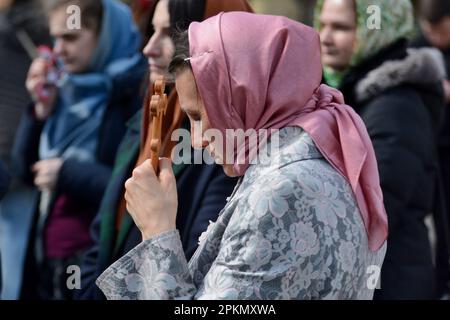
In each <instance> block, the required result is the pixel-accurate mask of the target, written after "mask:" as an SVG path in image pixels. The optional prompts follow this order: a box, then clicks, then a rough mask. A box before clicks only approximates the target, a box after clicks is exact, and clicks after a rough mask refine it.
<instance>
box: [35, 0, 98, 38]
mask: <svg viewBox="0 0 450 320" xmlns="http://www.w3.org/2000/svg"><path fill="white" fill-rule="evenodd" d="M41 3H42V5H43V7H44V9H45V12H46V13H47V15H50V14H51V13H52V12H53V11H55V10H58V9H60V8H62V7H68V6H69V5H76V6H78V7H80V9H81V16H82V19H81V23H82V25H83V27H85V28H88V29H90V30H94V31H95V32H96V33H97V34H100V31H101V26H102V21H103V4H102V1H100V0H41Z"/></svg>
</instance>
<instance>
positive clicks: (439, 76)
mask: <svg viewBox="0 0 450 320" xmlns="http://www.w3.org/2000/svg"><path fill="white" fill-rule="evenodd" d="M445 78H446V70H445V62H444V58H443V56H442V53H441V52H440V51H439V50H437V49H433V48H421V49H408V56H407V57H406V58H405V59H402V60H391V61H386V62H384V63H383V64H382V65H380V66H379V67H378V68H376V69H374V70H372V71H371V72H369V73H368V74H367V75H366V77H364V78H363V79H362V80H360V81H359V82H358V83H357V85H356V89H355V93H356V100H357V101H358V102H361V101H365V100H367V99H370V98H372V97H374V96H376V95H378V94H379V93H381V92H383V91H385V90H387V89H389V88H392V87H395V86H398V85H401V84H417V85H427V84H435V83H437V82H440V81H442V80H443V79H445Z"/></svg>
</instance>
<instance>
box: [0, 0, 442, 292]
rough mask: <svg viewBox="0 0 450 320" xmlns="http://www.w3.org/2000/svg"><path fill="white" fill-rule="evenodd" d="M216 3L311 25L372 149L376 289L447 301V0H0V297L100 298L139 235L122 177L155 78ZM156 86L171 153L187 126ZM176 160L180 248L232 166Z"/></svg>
mask: <svg viewBox="0 0 450 320" xmlns="http://www.w3.org/2000/svg"><path fill="white" fill-rule="evenodd" d="M72 4H74V5H77V6H78V7H79V8H80V9H81V17H82V19H81V20H80V22H81V28H69V27H68V24H67V21H68V20H67V19H68V17H71V18H73V19H75V20H74V21H75V22H76V16H71V15H73V14H76V12H75V13H74V12H73V11H70V13H69V11H68V10H67V8H68V6H70V5H72ZM371 5H375V6H376V8H378V9H379V11H377V10H374V11H370V10H368V8H369V6H371ZM222 11H247V12H260V13H267V14H277V15H286V16H289V17H290V18H293V19H297V20H299V21H301V22H303V23H305V24H309V25H311V26H313V27H314V28H316V30H317V32H318V33H319V34H320V38H321V55H322V63H323V83H326V84H328V85H329V86H331V87H335V88H338V89H339V90H340V91H341V92H342V93H343V94H344V98H345V102H346V104H347V105H349V106H351V107H352V108H353V109H354V110H355V111H356V112H357V113H358V114H359V115H360V116H361V118H362V119H363V121H364V124H365V125H366V128H367V131H368V133H369V136H370V138H371V140H372V143H373V146H374V149H375V153H376V157H377V161H378V169H379V172H380V180H381V188H382V191H383V197H384V204H385V207H386V212H387V215H388V222H389V238H388V246H387V254H386V258H385V261H384V264H383V268H382V270H381V283H380V289H379V290H377V291H376V293H375V297H374V298H375V299H377V300H391V299H449V295H450V268H449V267H450V240H449V239H450V237H449V235H450V233H449V230H450V111H449V107H450V80H449V75H450V0H419V1H409V0H399V1H390V0H372V1H370V0H361V1H360V0H358V1H354V0H318V1H313V0H311V1H275V0H273V1H272V0H261V1H259V0H254V1H247V0H128V1H119V0H102V1H94V0H43V1H38V0H0V43H1V46H0V199H1V201H0V275H1V277H0V299H8V300H9V299H13V300H15V299H51V300H70V299H104V296H103V294H102V292H101V291H100V290H99V289H98V288H97V287H96V285H95V280H96V278H97V277H98V276H99V275H100V274H101V273H102V272H103V271H104V270H105V269H106V268H107V267H108V266H109V265H110V264H111V263H112V262H114V261H115V260H117V259H118V258H120V257H121V256H123V255H124V254H126V253H127V252H128V251H130V250H131V249H132V248H134V247H135V246H136V245H137V244H138V243H139V242H140V241H141V240H142V238H141V234H140V232H139V230H138V228H137V227H136V226H135V225H134V222H133V220H132V219H131V217H130V215H129V214H128V212H127V208H126V201H125V196H124V193H125V190H124V183H125V181H126V180H127V178H129V177H130V175H131V173H132V171H133V169H134V168H135V167H136V166H138V165H140V164H141V163H142V162H143V161H145V160H146V159H147V158H148V156H149V154H150V150H151V144H152V139H151V138H152V136H151V132H150V131H151V124H150V114H149V112H150V110H149V108H148V102H149V101H148V99H149V97H150V96H151V94H152V93H153V92H152V90H153V87H152V86H151V84H152V83H153V82H154V81H155V80H156V79H158V77H159V76H166V77H169V74H168V67H169V63H170V61H171V59H172V57H173V55H174V42H173V34H174V32H175V30H180V29H186V28H187V27H188V26H189V24H190V23H191V22H193V21H202V20H205V19H207V18H209V17H211V16H214V15H216V14H218V13H220V12H222ZM236 36H237V37H238V36H239V35H236ZM255 54H258V53H255ZM299 63H307V62H305V61H299ZM286 81H289V79H286ZM166 91H167V94H168V111H167V114H166V116H165V119H164V122H163V125H162V134H163V136H162V149H161V155H162V156H167V157H170V155H171V152H172V150H173V148H174V145H175V142H173V141H171V139H170V138H171V136H172V132H173V131H174V130H176V129H178V128H189V126H190V124H189V121H188V119H187V117H186V116H185V115H184V114H183V112H182V111H181V108H180V103H179V101H178V97H177V92H176V89H175V88H174V87H173V85H170V84H169V85H168V86H167V88H166ZM193 153H194V151H193ZM174 173H175V176H176V178H177V190H178V194H179V196H178V197H179V198H178V216H177V228H178V230H180V235H181V240H182V243H183V250H184V252H185V255H186V257H187V258H188V259H189V258H190V257H191V256H192V255H193V253H194V252H195V250H196V248H197V246H198V238H199V236H200V235H201V234H202V232H203V231H205V230H206V229H207V227H208V224H209V221H215V220H216V218H217V216H218V214H219V212H220V210H221V209H222V208H223V207H224V205H225V203H226V201H227V197H228V196H229V195H230V194H231V192H232V191H233V188H234V186H235V184H236V180H235V179H233V178H229V177H226V176H225V174H224V173H223V171H222V169H221V168H220V167H219V166H218V165H207V164H202V165H174ZM447 208H448V209H447ZM69 266H79V271H80V283H79V285H75V287H74V288H71V287H70V286H68V279H69V277H70V276H71V274H70V273H68V272H67V270H68V267H69Z"/></svg>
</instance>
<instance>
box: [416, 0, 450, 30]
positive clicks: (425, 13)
mask: <svg viewBox="0 0 450 320" xmlns="http://www.w3.org/2000/svg"><path fill="white" fill-rule="evenodd" d="M449 16H450V1H448V0H420V1H419V17H420V18H421V19H423V20H425V21H428V22H429V23H431V24H437V23H439V22H440V21H441V20H442V19H443V18H445V17H449Z"/></svg>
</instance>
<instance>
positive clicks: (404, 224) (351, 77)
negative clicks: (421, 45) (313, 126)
mask: <svg viewBox="0 0 450 320" xmlns="http://www.w3.org/2000/svg"><path fill="white" fill-rule="evenodd" d="M406 48H407V42H406V41H404V40H401V41H398V42H397V43H395V44H393V45H391V46H390V47H388V48H386V49H384V50H382V51H381V52H379V53H378V54H376V56H374V57H373V58H371V59H369V60H366V61H364V62H362V63H360V64H359V65H358V66H357V67H355V68H353V69H352V70H350V71H349V72H348V73H347V75H346V76H345V78H344V79H343V82H342V84H341V86H340V88H339V89H340V90H341V91H342V92H343V94H344V97H345V100H346V104H348V105H350V106H352V107H353V108H354V109H355V111H356V112H357V113H358V114H359V115H360V116H361V118H362V119H363V121H364V123H365V124H366V127H367V130H368V133H369V136H370V138H371V140H372V142H373V146H374V149H375V153H376V157H377V161H378V169H379V173H380V182H381V188H382V191H383V196H384V204H385V207H386V212H387V215H388V222H389V237H388V249H387V254H386V258H385V261H384V264H383V268H382V272H381V290H377V292H376V293H375V298H376V299H428V298H435V297H436V296H437V290H438V289H437V285H438V283H437V281H439V282H440V283H439V285H442V280H436V278H437V271H436V269H435V267H434V266H433V260H432V248H431V245H430V240H429V237H428V229H427V227H426V225H425V221H424V220H425V218H426V217H427V216H429V215H430V213H432V212H433V213H435V215H438V216H439V219H441V218H443V217H442V216H443V215H444V214H443V212H442V210H441V209H442V208H441V207H440V206H439V204H440V201H439V197H438V195H439V192H438V191H439V181H440V180H439V176H440V171H439V165H438V157H437V147H436V146H437V132H438V129H439V122H440V117H441V112H442V109H443V91H442V86H441V85H440V81H441V79H442V77H443V70H442V69H443V66H442V64H439V63H438V60H435V59H434V55H433V54H431V53H430V52H429V51H423V50H422V51H415V52H409V53H408V52H407V50H406ZM435 218H436V217H435ZM441 225H442V224H441ZM441 225H439V227H440V226H441ZM440 232H441V231H440ZM442 232H443V233H444V234H445V233H446V231H442ZM442 232H441V233H442ZM440 235H442V234H440ZM440 245H441V246H442V247H440V248H439V250H440V251H439V252H440V253H443V250H444V251H445V250H447V249H445V246H446V242H445V244H443V243H440ZM447 252H448V251H447Z"/></svg>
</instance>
